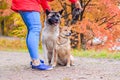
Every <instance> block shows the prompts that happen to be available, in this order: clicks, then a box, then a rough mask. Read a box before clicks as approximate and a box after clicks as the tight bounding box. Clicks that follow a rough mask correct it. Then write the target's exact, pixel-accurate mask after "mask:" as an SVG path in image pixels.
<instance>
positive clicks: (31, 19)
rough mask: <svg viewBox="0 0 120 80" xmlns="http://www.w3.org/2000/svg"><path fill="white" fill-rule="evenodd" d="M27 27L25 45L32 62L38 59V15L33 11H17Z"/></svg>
mask: <svg viewBox="0 0 120 80" xmlns="http://www.w3.org/2000/svg"><path fill="white" fill-rule="evenodd" d="M19 13H20V15H21V17H22V19H23V21H24V23H25V24H26V26H27V30H28V33H27V38H26V44H27V48H28V51H29V54H30V57H31V59H32V60H36V59H39V53H38V48H39V39H40V31H41V22H40V13H39V12H35V11H19Z"/></svg>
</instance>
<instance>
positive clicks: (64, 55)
mask: <svg viewBox="0 0 120 80" xmlns="http://www.w3.org/2000/svg"><path fill="white" fill-rule="evenodd" d="M70 35H71V27H67V26H65V27H63V28H60V34H59V36H58V39H57V41H56V46H57V47H56V55H55V58H54V59H55V60H54V64H53V65H52V66H53V67H55V66H56V65H57V64H59V65H62V66H67V67H70V66H72V65H74V58H73V56H72V55H71V45H70V39H69V36H70Z"/></svg>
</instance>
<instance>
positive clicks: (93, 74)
mask: <svg viewBox="0 0 120 80" xmlns="http://www.w3.org/2000/svg"><path fill="white" fill-rule="evenodd" d="M0 58H1V59H0V80H120V61H119V60H112V59H92V58H76V60H75V61H76V62H75V63H76V65H75V66H72V67H70V68H66V67H61V66H58V67H56V68H55V69H53V70H51V71H37V70H32V69H31V68H30V65H29V61H30V58H29V54H28V53H20V52H5V51H0Z"/></svg>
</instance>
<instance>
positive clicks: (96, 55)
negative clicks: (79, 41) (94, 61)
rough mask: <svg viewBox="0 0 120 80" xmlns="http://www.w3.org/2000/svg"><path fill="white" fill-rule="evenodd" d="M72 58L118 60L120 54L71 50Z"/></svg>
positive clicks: (104, 51)
mask: <svg viewBox="0 0 120 80" xmlns="http://www.w3.org/2000/svg"><path fill="white" fill-rule="evenodd" d="M72 53H73V55H74V56H79V57H89V58H108V59H120V52H110V51H107V50H100V51H95V50H86V51H83V50H76V49H75V50H73V51H72Z"/></svg>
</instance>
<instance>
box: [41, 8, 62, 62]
mask: <svg viewBox="0 0 120 80" xmlns="http://www.w3.org/2000/svg"><path fill="white" fill-rule="evenodd" d="M62 12H63V10H61V11H59V12H54V11H52V12H50V11H48V10H46V21H45V26H44V28H43V30H42V47H43V52H44V56H45V62H46V64H54V63H53V62H54V61H53V60H54V59H55V58H54V57H55V55H56V53H55V52H56V40H57V38H58V36H59V24H60V18H61V14H62Z"/></svg>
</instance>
